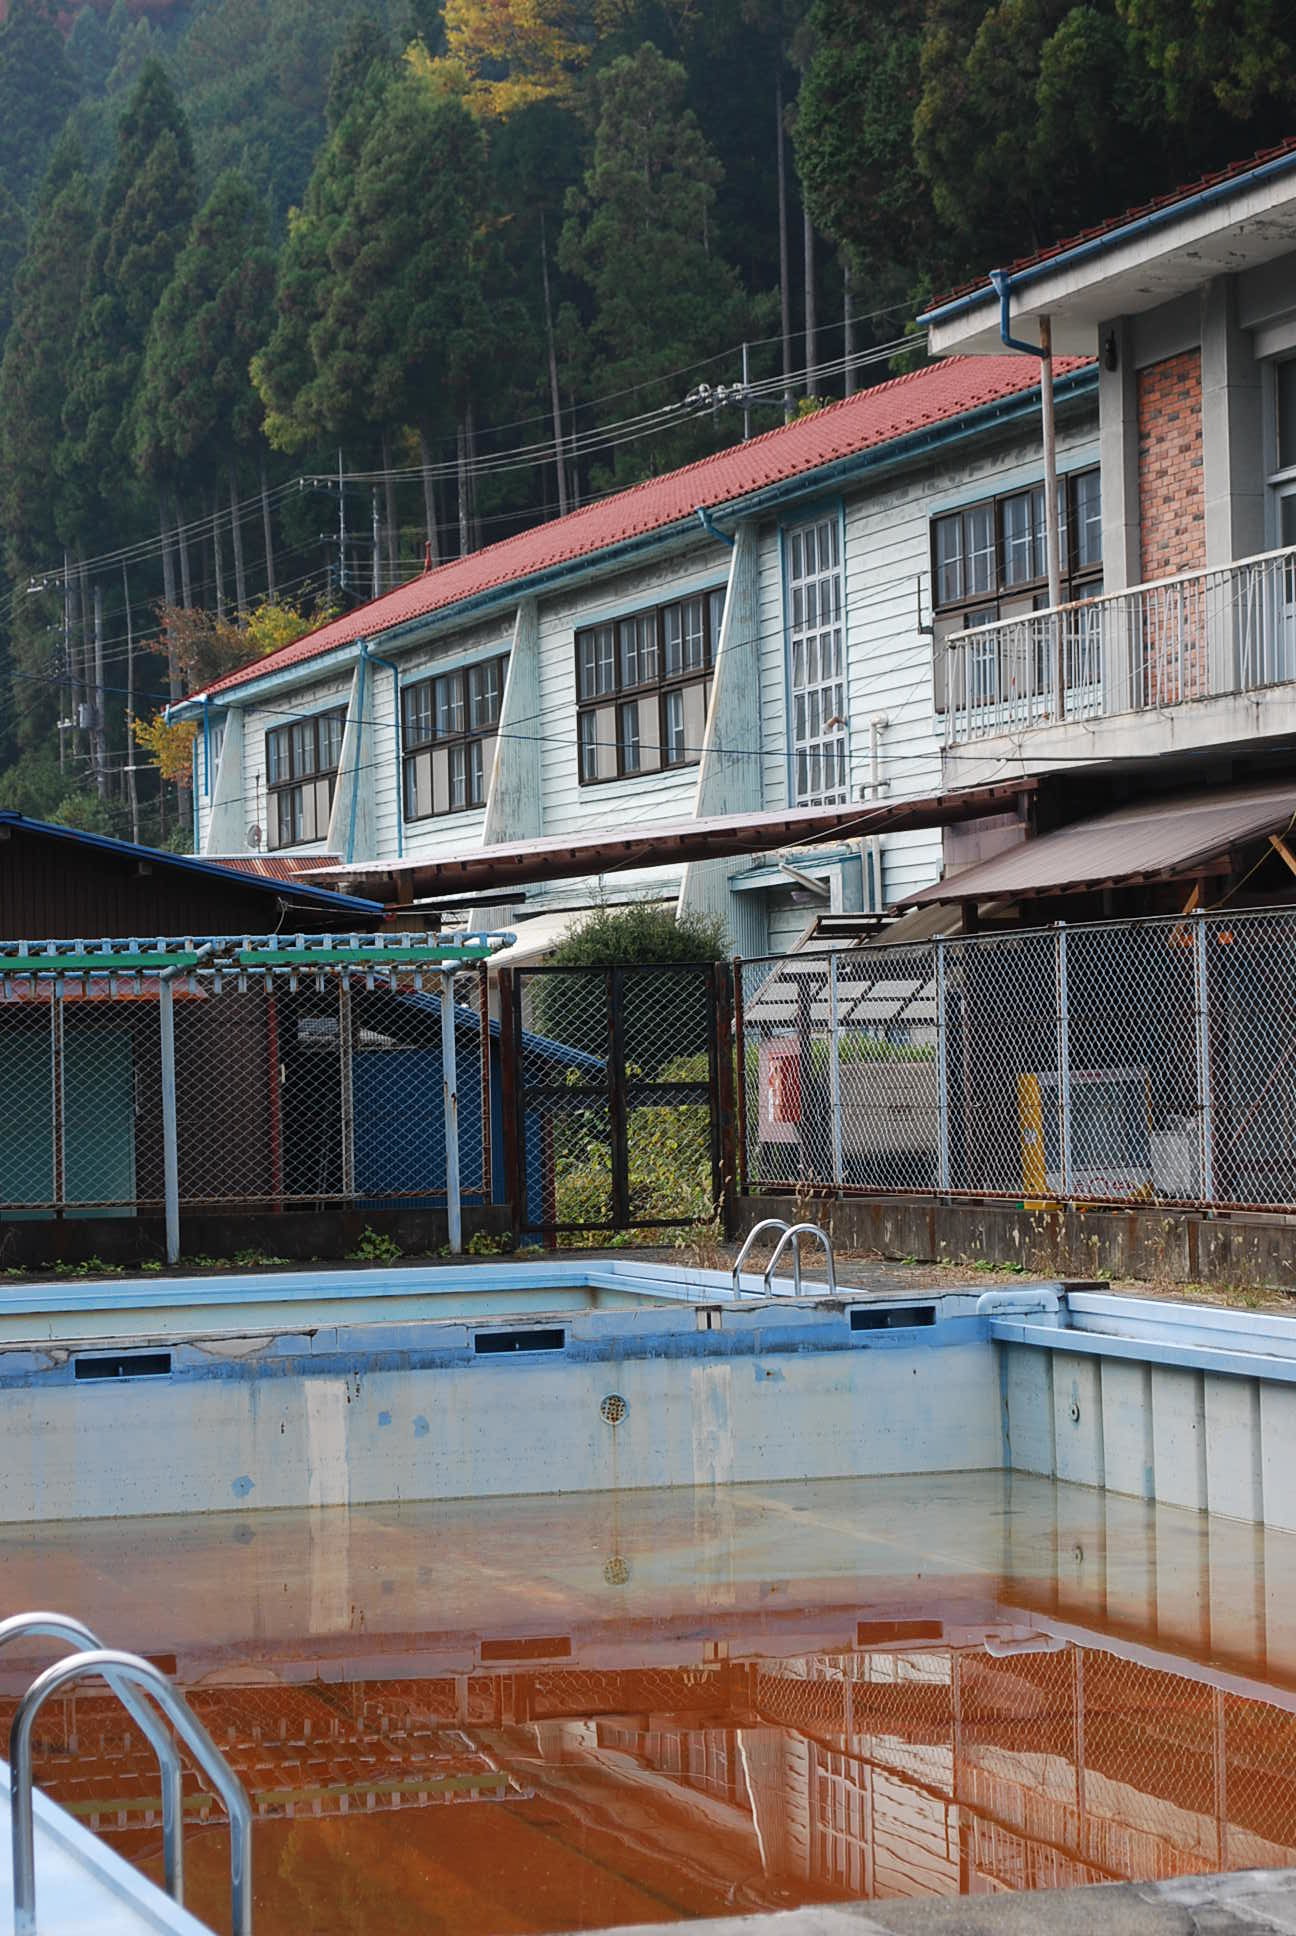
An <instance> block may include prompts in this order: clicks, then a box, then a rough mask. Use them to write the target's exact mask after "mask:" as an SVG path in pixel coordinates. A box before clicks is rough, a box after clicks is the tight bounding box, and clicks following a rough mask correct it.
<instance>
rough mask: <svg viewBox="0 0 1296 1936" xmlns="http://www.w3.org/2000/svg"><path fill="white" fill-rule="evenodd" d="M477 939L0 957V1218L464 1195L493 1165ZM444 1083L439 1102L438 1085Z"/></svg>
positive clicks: (477, 1196)
mask: <svg viewBox="0 0 1296 1936" xmlns="http://www.w3.org/2000/svg"><path fill="white" fill-rule="evenodd" d="M488 952H489V950H488V948H487V947H486V946H485V945H484V944H483V945H480V946H476V947H474V946H463V945H459V944H455V943H442V942H440V941H438V940H437V938H435V937H423V936H410V937H399V938H396V939H395V940H392V939H383V938H377V939H375V940H372V941H370V940H363V939H361V938H360V937H349V938H348V939H347V940H346V941H345V942H339V941H337V940H336V939H334V938H330V937H318V938H316V937H312V938H310V939H309V940H305V939H303V940H301V942H300V945H297V946H294V945H293V944H292V943H291V941H288V940H283V939H282V938H281V939H279V940H277V941H265V942H251V941H244V942H219V943H206V944H200V945H199V944H194V943H180V944H171V943H165V942H160V943H155V944H149V945H148V946H147V947H143V946H140V945H128V944H110V943H105V944H103V946H102V949H101V950H99V951H94V952H88V951H86V949H85V948H84V947H82V946H81V945H80V944H78V945H77V949H76V950H75V951H74V950H73V949H71V948H63V947H59V948H56V947H54V946H53V944H50V946H49V947H48V948H47V949H46V950H45V951H44V952H37V951H35V950H33V949H30V948H29V949H25V950H21V951H19V950H9V951H6V952H4V953H3V954H2V955H0V1080H2V1081H3V1085H4V1094H5V1102H6V1107H5V1109H4V1111H3V1112H2V1113H0V1217H4V1218H5V1219H9V1220H12V1219H15V1218H30V1217H50V1216H65V1217H66V1216H91V1215H95V1216H102V1215H112V1214H121V1215H129V1214H141V1213H149V1212H157V1211H159V1210H161V1209H162V1208H163V1207H164V1205H165V1204H167V1203H168V1200H169V1199H170V1200H171V1201H172V1202H173V1203H174V1205H175V1207H176V1208H177V1209H178V1210H179V1211H181V1212H183V1211H199V1210H212V1209H232V1208H242V1209H249V1210H250V1209H258V1210H264V1209H271V1210H277V1209H289V1208H303V1207H323V1206H325V1205H328V1204H342V1205H348V1206H354V1207H356V1208H360V1209H389V1208H390V1209H399V1208H402V1207H418V1206H424V1205H431V1206H433V1207H435V1206H437V1205H443V1204H445V1202H446V1200H447V1193H448V1188H449V1181H450V1172H451V1171H452V1170H453V1169H454V1167H455V1157H456V1155H457V1159H458V1160H457V1170H458V1190H459V1193H460V1195H461V1197H462V1199H463V1200H464V1201H465V1202H468V1203H473V1202H476V1203H487V1202H490V1201H491V1200H492V1198H493V1196H494V1190H495V1182H496V1177H497V1173H498V1170H499V1167H500V1165H499V1154H498V1148H497V1145H498V1141H499V1124H500V1101H499V1099H500V1092H501V1088H502V1072H501V1067H500V1048H499V1027H498V1023H497V1022H493V1021H492V1018H491V1011H490V1001H489V989H488V980H487V967H486V956H487V954H488ZM447 1078H452V1082H453V1090H454V1096H453V1102H452V1101H451V1099H450V1097H449V1095H448V1093H447Z"/></svg>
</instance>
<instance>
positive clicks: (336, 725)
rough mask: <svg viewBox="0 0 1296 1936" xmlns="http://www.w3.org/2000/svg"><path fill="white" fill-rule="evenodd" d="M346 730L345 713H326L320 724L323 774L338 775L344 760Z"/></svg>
mask: <svg viewBox="0 0 1296 1936" xmlns="http://www.w3.org/2000/svg"><path fill="white" fill-rule="evenodd" d="M345 730H346V714H345V713H344V712H331V713H325V714H324V717H323V718H322V719H321V720H320V723H319V764H320V771H321V773H336V772H337V769H338V765H339V763H340V762H341V759H342V735H343V733H344V732H345Z"/></svg>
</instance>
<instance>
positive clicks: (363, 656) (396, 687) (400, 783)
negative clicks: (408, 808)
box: [347, 639, 405, 860]
mask: <svg viewBox="0 0 1296 1936" xmlns="http://www.w3.org/2000/svg"><path fill="white" fill-rule="evenodd" d="M360 662H361V664H362V665H376V666H381V667H382V668H383V670H384V672H390V674H391V676H392V737H393V739H394V741H395V746H396V767H395V773H396V858H397V860H402V859H403V858H404V855H405V783H404V776H403V775H402V773H401V719H400V669H399V667H398V666H397V665H396V663H395V661H394V660H392V659H380V658H379V656H378V654H377V653H376V652H371V651H370V649H369V641H368V639H361V641H360ZM352 858H353V857H352V856H351V855H350V854H348V855H347V859H348V860H350V859H352Z"/></svg>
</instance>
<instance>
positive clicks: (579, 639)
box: [576, 632, 596, 699]
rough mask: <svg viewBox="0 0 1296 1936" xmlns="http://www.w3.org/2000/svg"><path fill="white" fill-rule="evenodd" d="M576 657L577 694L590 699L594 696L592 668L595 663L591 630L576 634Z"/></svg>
mask: <svg viewBox="0 0 1296 1936" xmlns="http://www.w3.org/2000/svg"><path fill="white" fill-rule="evenodd" d="M576 658H577V680H576V683H577V688H578V692H579V696H580V698H582V699H592V698H593V697H594V676H595V675H594V668H595V663H596V661H595V652H594V634H593V633H592V632H578V633H577V634H576Z"/></svg>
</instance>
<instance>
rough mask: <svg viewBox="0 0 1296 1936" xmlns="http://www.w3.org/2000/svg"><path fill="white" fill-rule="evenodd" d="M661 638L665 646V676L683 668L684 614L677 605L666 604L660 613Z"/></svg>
mask: <svg viewBox="0 0 1296 1936" xmlns="http://www.w3.org/2000/svg"><path fill="white" fill-rule="evenodd" d="M662 638H663V641H664V643H665V648H666V677H667V678H668V679H670V678H672V677H674V676H675V675H676V674H677V673H679V672H682V671H683V669H684V616H683V609H682V607H680V606H679V605H668V606H667V607H666V609H665V611H664V612H663V613H662Z"/></svg>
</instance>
